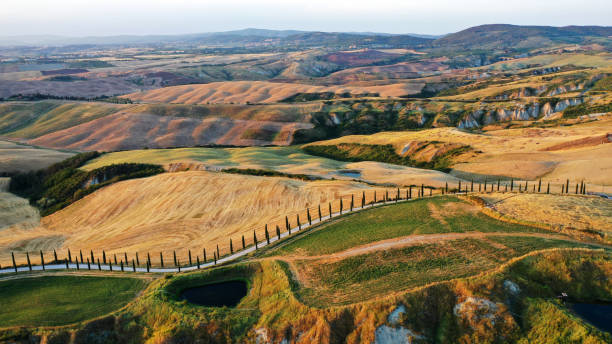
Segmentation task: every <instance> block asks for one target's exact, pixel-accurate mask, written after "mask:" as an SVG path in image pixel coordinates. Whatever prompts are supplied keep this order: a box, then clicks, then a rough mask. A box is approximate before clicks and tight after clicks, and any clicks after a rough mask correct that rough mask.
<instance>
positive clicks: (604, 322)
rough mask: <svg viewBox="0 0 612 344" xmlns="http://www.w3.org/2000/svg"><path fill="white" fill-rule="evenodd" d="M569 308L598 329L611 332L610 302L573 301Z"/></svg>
mask: <svg viewBox="0 0 612 344" xmlns="http://www.w3.org/2000/svg"><path fill="white" fill-rule="evenodd" d="M569 308H570V309H571V310H572V311H573V312H574V313H576V314H577V315H578V316H580V317H581V318H583V319H584V320H585V321H587V322H588V323H590V324H592V325H593V326H595V327H597V328H598V329H600V330H602V331H605V332H610V333H612V304H597V303H573V304H571V305H570V306H569Z"/></svg>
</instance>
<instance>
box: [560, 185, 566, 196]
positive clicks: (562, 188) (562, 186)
mask: <svg viewBox="0 0 612 344" xmlns="http://www.w3.org/2000/svg"><path fill="white" fill-rule="evenodd" d="M561 193H562V194H563V193H565V184H561Z"/></svg>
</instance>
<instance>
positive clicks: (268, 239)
mask: <svg viewBox="0 0 612 344" xmlns="http://www.w3.org/2000/svg"><path fill="white" fill-rule="evenodd" d="M266 242H267V243H268V245H270V234H269V233H268V225H266Z"/></svg>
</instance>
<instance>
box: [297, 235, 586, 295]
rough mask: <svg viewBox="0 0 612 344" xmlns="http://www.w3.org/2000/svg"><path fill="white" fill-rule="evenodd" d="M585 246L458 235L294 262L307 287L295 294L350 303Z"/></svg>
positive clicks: (514, 238)
mask: <svg viewBox="0 0 612 344" xmlns="http://www.w3.org/2000/svg"><path fill="white" fill-rule="evenodd" d="M500 244H501V245H500ZM584 246H586V245H583V244H575V243H571V242H566V241H561V240H548V239H543V238H530V237H502V238H488V239H486V240H480V239H462V240H453V241H449V242H444V243H436V244H426V245H420V246H413V247H406V248H401V249H395V250H388V251H378V252H375V253H370V254H364V255H360V256H355V257H350V258H346V259H343V260H341V261H324V260H320V261H310V260H305V261H298V262H297V264H296V265H297V266H298V270H299V271H300V272H299V273H298V274H299V275H304V276H305V277H303V278H304V279H305V280H306V285H307V287H305V288H300V289H299V290H298V292H297V293H298V297H299V298H300V299H301V300H302V301H303V302H305V303H306V304H309V305H313V306H316V307H329V305H337V304H347V303H355V302H360V301H363V300H368V299H371V298H375V297H379V296H383V295H387V294H388V293H390V292H399V291H401V290H404V289H409V288H414V287H419V286H423V285H426V284H429V283H433V282H439V281H446V280H450V279H454V278H462V277H468V276H473V275H476V274H478V273H481V272H483V271H487V270H491V269H494V268H495V267H497V266H499V265H500V264H502V263H504V262H506V261H508V260H509V259H511V258H514V257H518V256H521V255H524V254H527V253H529V252H531V251H534V250H541V249H547V248H556V247H560V248H564V247H584Z"/></svg>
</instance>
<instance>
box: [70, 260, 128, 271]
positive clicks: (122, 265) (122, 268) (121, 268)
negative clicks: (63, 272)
mask: <svg viewBox="0 0 612 344" xmlns="http://www.w3.org/2000/svg"><path fill="white" fill-rule="evenodd" d="M77 266H78V265H77ZM121 272H123V259H121Z"/></svg>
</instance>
